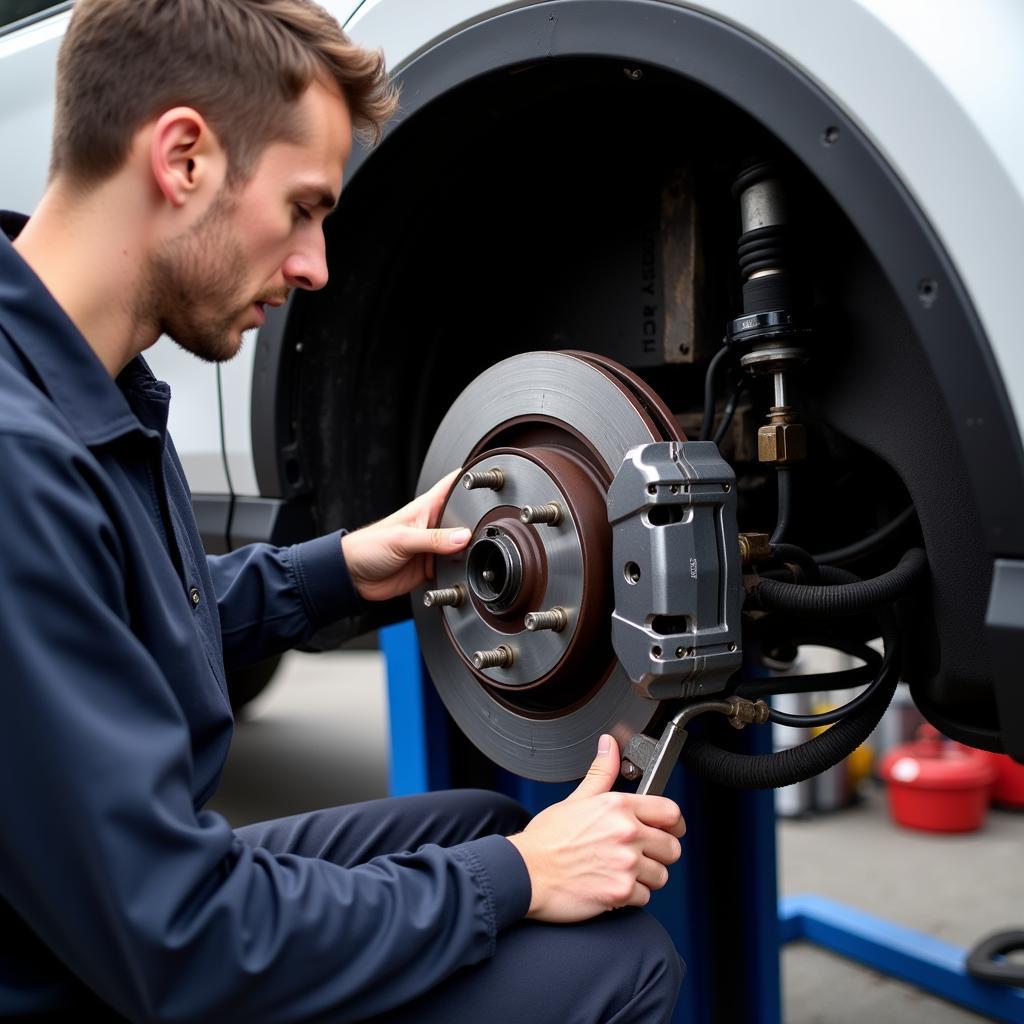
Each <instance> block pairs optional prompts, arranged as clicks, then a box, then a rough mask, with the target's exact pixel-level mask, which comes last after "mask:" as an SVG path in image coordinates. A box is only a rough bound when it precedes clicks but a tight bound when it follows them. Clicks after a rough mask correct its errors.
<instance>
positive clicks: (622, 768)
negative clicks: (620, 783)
mask: <svg viewBox="0 0 1024 1024" xmlns="http://www.w3.org/2000/svg"><path fill="white" fill-rule="evenodd" d="M619 772H620V774H621V775H622V777H623V778H624V779H625V780H626V781H627V782H635V781H636V780H637V779H639V778H640V776H641V775H643V772H642V771H640V769H639V768H637V766H636V765H635V764H633V762H632V761H630V760H629V759H628V758H625V757H624V758H623V759H622V761H621V763H620V764H619Z"/></svg>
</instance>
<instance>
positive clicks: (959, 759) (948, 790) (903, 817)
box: [879, 725, 996, 832]
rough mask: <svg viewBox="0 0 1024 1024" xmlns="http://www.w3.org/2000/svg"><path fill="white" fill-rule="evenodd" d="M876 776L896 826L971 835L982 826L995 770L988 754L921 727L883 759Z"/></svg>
mask: <svg viewBox="0 0 1024 1024" xmlns="http://www.w3.org/2000/svg"><path fill="white" fill-rule="evenodd" d="M879 773H880V774H881V776H882V778H883V779H885V781H886V783H887V788H888V791H889V813H890V814H891V815H892V817H893V820H894V821H896V822H898V823H899V824H900V825H905V826H906V827H907V828H919V829H924V830H926V831H928V832H973V831H974V830H975V829H977V828H980V827H981V825H982V823H983V822H984V821H985V814H986V812H987V811H988V804H989V799H990V797H991V793H992V784H993V783H994V782H995V778H996V766H995V765H994V764H993V762H992V756H991V755H990V754H988V753H986V752H984V751H981V750H973V749H971V748H970V747H965V746H963V745H962V744H960V743H954V742H953V741H952V740H947V739H945V738H944V737H942V736H940V735H939V733H938V732H937V731H936V730H935V729H933V728H932V727H931V726H930V725H923V726H921V728H920V729H919V730H918V739H916V740H915V741H914V742H912V743H904V744H902V745H901V746H898V747H893V749H892V750H890V751H889V753H888V754H886V755H885V757H884V758H883V760H882V764H881V767H880V768H879Z"/></svg>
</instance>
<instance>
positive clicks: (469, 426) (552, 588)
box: [413, 352, 681, 781]
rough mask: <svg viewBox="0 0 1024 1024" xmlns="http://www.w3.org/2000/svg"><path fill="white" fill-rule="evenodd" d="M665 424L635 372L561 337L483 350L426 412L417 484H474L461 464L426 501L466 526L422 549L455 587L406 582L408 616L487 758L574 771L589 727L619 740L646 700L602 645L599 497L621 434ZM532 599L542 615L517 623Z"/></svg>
mask: <svg viewBox="0 0 1024 1024" xmlns="http://www.w3.org/2000/svg"><path fill="white" fill-rule="evenodd" d="M676 439H681V435H680V434H679V433H678V431H677V428H676V426H675V421H674V420H673V418H672V416H671V414H670V413H669V411H668V410H667V409H666V407H665V406H664V404H663V403H662V402H661V400H660V399H659V398H658V397H657V395H655V394H654V393H653V392H651V391H650V390H649V389H648V388H647V386H646V385H645V384H644V383H643V382H642V381H640V380H639V379H638V378H636V377H634V376H633V375H632V374H630V373H629V372H628V371H626V370H625V369H624V368H622V367H620V366H618V365H617V364H614V363H612V362H611V361H609V360H607V359H604V358H603V357H599V356H592V355H588V354H586V353H575V352H573V353H569V352H536V353H526V354H524V355H518V356H513V357H512V358H510V359H507V360H504V361H503V362H501V363H498V364H496V365H495V366H493V367H491V368H490V369H488V370H486V371H485V372H484V373H483V374H481V375H480V376H479V377H477V378H476V380H474V381H473V382H472V383H471V384H470V385H469V386H468V387H467V388H466V389H465V390H464V391H463V392H462V394H461V395H460V396H459V397H458V398H457V399H456V400H455V402H454V404H453V405H452V407H451V409H450V410H449V412H448V414H447V415H446V416H445V418H444V419H443V421H442V422H441V425H440V426H439V427H438V430H437V433H436V435H435V436H434V439H433V442H432V444H431V446H430V449H429V451H428V452H427V456H426V459H425V460H424V464H423V469H422V472H421V474H420V478H419V483H418V486H417V492H418V493H421V492H422V491H424V490H426V489H427V488H428V487H430V486H431V485H432V484H433V483H434V482H435V481H436V480H437V479H439V478H440V477H442V476H443V475H444V474H445V473H447V472H449V471H450V470H451V469H453V468H455V467H458V466H462V467H463V470H464V474H466V473H468V474H473V475H472V476H471V477H470V480H469V483H470V484H475V486H465V481H466V477H465V475H464V476H463V477H462V478H461V479H460V480H459V481H457V482H456V483H455V485H454V486H453V488H452V491H451V492H450V494H449V495H448V498H447V500H446V503H445V507H444V510H443V513H442V517H441V525H442V526H444V527H458V526H465V527H468V528H469V529H470V530H471V531H472V535H473V536H472V540H471V541H470V544H469V546H468V547H467V548H466V549H465V550H464V551H463V552H461V553H460V554H459V555H457V556H453V557H443V558H438V559H437V564H436V579H435V580H434V581H433V582H432V583H431V584H430V587H431V590H435V591H444V592H446V594H447V595H448V598H449V599H451V595H452V594H457V595H458V597H457V599H456V600H455V603H448V604H435V605H434V606H432V607H425V606H424V604H423V595H424V593H425V590H421V591H420V592H419V593H417V594H414V595H413V607H414V614H415V618H416V626H417V632H418V635H419V640H420V646H421V648H422V651H423V656H424V659H425V660H426V663H427V666H428V668H429V670H430V674H431V676H432V678H433V680H434V685H435V686H436V688H437V691H438V693H439V695H440V697H441V699H442V700H443V702H444V704H445V706H446V707H447V708H448V711H449V712H450V713H451V715H452V717H453V718H454V719H455V721H456V723H457V724H458V725H459V727H460V728H461V729H462V730H463V732H464V733H465V734H466V735H467V736H468V737H469V739H470V740H471V741H472V742H473V743H474V744H475V745H476V746H477V747H478V748H479V749H480V750H481V751H482V752H483V753H484V754H486V755H487V756H488V757H489V758H490V759H491V760H493V761H495V762H496V763H497V764H499V765H501V766H502V767H504V768H507V769H509V770H511V771H513V772H516V773H518V774H520V775H524V776H526V777H528V778H533V779H538V780H544V781H561V780H567V779H573V778H578V777H580V776H581V775H582V774H584V773H585V771H586V770H587V768H588V766H589V765H590V762H591V761H592V760H593V756H594V752H595V746H596V738H597V736H598V735H600V734H601V733H603V732H610V733H612V734H613V735H615V736H616V738H617V739H618V740H619V743H620V745H624V744H625V743H626V742H627V741H628V740H629V738H630V737H632V736H633V735H634V734H635V733H637V732H639V731H641V730H642V729H643V728H644V727H645V726H646V725H647V724H648V723H649V722H650V720H651V718H652V717H653V715H654V713H655V711H656V710H657V708H658V704H657V702H656V701H654V700H650V699H648V698H645V697H643V696H641V695H640V693H639V692H638V691H637V690H636V689H635V688H634V687H633V685H632V683H631V682H630V680H629V678H628V677H627V675H626V673H625V672H624V670H623V669H622V667H621V666H620V664H619V662H618V661H617V659H616V658H615V655H614V652H613V650H612V647H611V640H610V613H611V609H612V606H613V596H612V576H611V574H612V573H613V572H615V571H622V567H615V566H613V565H612V564H611V560H610V559H611V543H610V528H609V525H608V520H607V510H606V506H605V499H606V493H607V489H608V486H609V484H610V482H611V480H612V477H613V476H614V474H615V472H616V470H617V469H618V468H619V466H620V464H621V463H622V460H623V458H624V456H625V454H626V452H627V451H628V450H629V449H630V448H632V447H634V446H635V445H638V444H646V443H649V442H652V441H663V440H676ZM481 480H482V481H485V483H483V484H481V483H480V482H479V481H481ZM486 482H490V486H487V483H486ZM524 509H528V511H527V512H526V513H525V514H524V512H523V510H524ZM529 510H533V511H532V513H531V512H530V511H529ZM531 515H533V516H536V517H537V518H533V521H530V520H531ZM545 516H546V517H547V521H545ZM524 519H525V520H527V521H524ZM537 613H548V614H547V616H546V617H544V616H542V617H541V619H540V620H539V621H540V622H541V623H542V624H543V623H548V624H553V625H552V626H549V628H534V629H528V628H527V625H526V623H527V621H528V619H527V617H528V616H535V615H536V614H537ZM531 621H533V625H534V626H537V621H536V620H531Z"/></svg>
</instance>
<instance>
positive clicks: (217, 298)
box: [135, 190, 253, 363]
mask: <svg viewBox="0 0 1024 1024" xmlns="http://www.w3.org/2000/svg"><path fill="white" fill-rule="evenodd" d="M235 205H236V204H235V202H234V201H233V200H232V198H231V196H230V195H228V194H227V192H226V191H224V190H221V192H220V193H219V194H218V195H217V197H216V198H215V199H214V200H213V203H212V204H211V206H210V209H209V210H207V211H206V213H205V214H203V216H202V217H201V218H200V220H199V221H197V222H196V223H195V224H194V225H193V226H192V227H191V228H190V229H189V230H188V231H187V232H185V234H183V235H181V236H180V237H178V238H174V239H171V240H170V241H168V242H165V243H164V244H163V245H162V246H161V248H160V249H159V250H158V251H157V252H155V253H154V254H153V255H152V256H151V257H150V261H149V267H148V269H147V272H146V286H145V287H144V288H143V289H142V291H141V295H140V299H139V302H138V304H137V307H136V310H135V313H136V322H137V323H146V322H149V323H152V322H153V321H154V320H155V322H156V326H157V328H158V331H159V333H161V334H167V335H169V336H170V337H171V338H173V339H174V341H176V342H177V343H178V344H179V345H180V346H181V347H182V348H184V349H186V350H187V351H188V352H191V353H192V354H193V355H196V356H198V357H199V358H200V359H202V360H204V361H205V362H210V363H222V362H224V361H225V360H227V359H230V358H231V357H232V356H234V355H235V354H236V353H237V352H238V350H239V348H240V347H241V333H240V331H239V329H238V328H237V327H235V326H233V325H234V324H235V323H236V322H237V321H238V320H239V318H240V317H241V316H242V315H243V314H244V313H245V311H246V310H247V309H248V307H249V306H250V305H251V303H252V301H253V300H252V299H249V300H248V301H245V300H244V298H243V294H244V292H243V289H244V287H245V278H244V274H243V268H244V266H245V253H244V250H243V248H242V246H241V244H240V243H239V241H238V239H237V238H236V237H235V234H234V232H233V231H232V227H231V215H232V213H233V212H234V210H235Z"/></svg>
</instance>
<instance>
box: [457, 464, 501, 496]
mask: <svg viewBox="0 0 1024 1024" xmlns="http://www.w3.org/2000/svg"><path fill="white" fill-rule="evenodd" d="M462 486H463V487H465V488H466V490H467V491H472V490H474V489H475V488H477V487H486V488H488V489H489V490H492V491H500V490H501V489H502V487H504V486H505V474H504V473H503V472H502V471H501V470H500V469H477V470H470V471H469V472H468V473H466V475H465V476H463V478H462Z"/></svg>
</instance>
